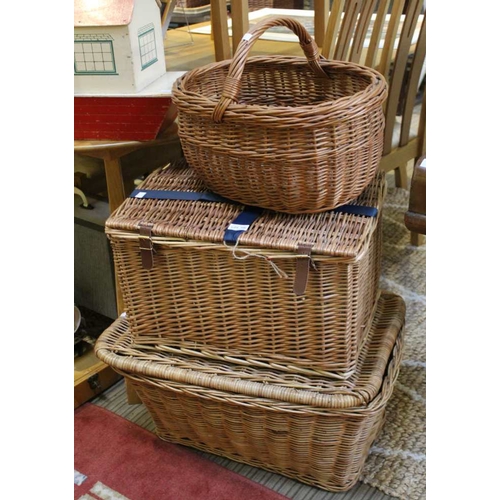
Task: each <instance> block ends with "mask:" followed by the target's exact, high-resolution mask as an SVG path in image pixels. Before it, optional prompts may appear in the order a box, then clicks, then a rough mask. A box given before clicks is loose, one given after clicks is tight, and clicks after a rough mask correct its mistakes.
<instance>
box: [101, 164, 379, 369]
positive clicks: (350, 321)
mask: <svg viewBox="0 0 500 500" xmlns="http://www.w3.org/2000/svg"><path fill="white" fill-rule="evenodd" d="M141 189H144V190H148V189H149V190H153V189H154V190H203V189H204V185H203V184H202V183H201V181H199V180H198V178H197V177H196V175H195V172H194V171H193V170H192V169H190V168H187V167H186V165H185V163H183V162H179V163H177V164H175V165H172V166H171V167H169V168H167V169H165V170H162V171H160V172H157V173H156V174H154V175H152V176H150V177H149V178H148V179H147V180H146V182H145V183H144V184H143V185H142V186H141ZM384 193H385V183H384V176H383V174H379V175H377V176H376V178H375V179H374V180H373V181H372V183H371V184H370V185H369V186H368V188H367V190H366V191H365V193H364V194H363V195H362V196H361V197H360V198H359V199H358V200H356V202H355V203H358V204H360V205H367V206H374V207H377V208H379V209H380V208H381V204H382V200H383V197H384ZM241 209H242V207H241V206H238V205H234V204H230V203H218V202H217V203H212V202H193V201H166V200H146V199H138V198H130V199H128V200H127V201H126V202H125V203H124V204H123V205H122V206H121V207H120V209H119V210H118V211H117V212H116V213H115V214H114V215H113V216H112V217H111V218H110V219H108V221H107V224H106V231H107V234H108V236H109V238H110V240H111V245H112V248H113V253H114V260H115V264H116V269H117V274H118V278H119V282H120V287H121V290H122V293H123V298H124V301H125V309H126V311H127V314H128V319H129V323H130V328H131V330H132V333H133V334H134V335H135V337H136V342H137V344H140V345H141V346H143V347H144V346H146V345H150V346H153V347H154V346H156V345H163V346H166V347H167V348H168V347H169V348H172V349H181V350H183V351H184V352H186V353H188V354H190V355H198V356H203V357H210V358H212V359H227V358H228V357H230V358H231V359H234V360H236V359H237V360H238V362H240V363H242V364H245V363H251V364H254V365H258V366H265V365H268V366H272V367H274V368H281V369H283V370H285V371H292V372H297V370H299V369H300V370H304V372H308V371H311V370H315V371H316V372H320V373H323V374H324V375H327V376H337V377H340V378H346V377H348V376H349V375H350V374H351V373H352V371H353V370H354V367H355V363H356V359H357V356H358V354H359V349H360V347H361V345H362V342H363V338H364V334H365V332H366V330H367V326H368V325H369V323H370V318H371V315H372V313H373V310H374V307H375V303H376V299H377V294H378V280H379V276H380V243H381V241H380V230H381V226H380V224H379V220H380V213H379V214H378V216H376V217H366V216H361V215H347V214H340V213H331V212H330V213H322V214H311V215H300V216H291V215H286V214H277V213H274V212H273V213H270V212H267V213H264V214H263V215H262V216H261V217H260V218H259V219H257V221H255V222H254V223H253V224H252V226H251V227H250V229H249V230H248V231H247V232H246V233H243V234H242V235H241V236H240V237H239V240H238V246H237V248H235V247H231V246H226V245H224V244H223V243H222V240H223V235H224V231H225V230H226V229H227V227H228V226H229V224H230V223H231V222H232V221H233V220H234V219H235V217H236V216H237V215H238V214H239V213H240V212H241ZM144 222H148V223H151V224H152V238H151V241H152V245H153V248H154V254H153V260H154V263H153V267H152V269H149V270H146V269H144V268H143V267H142V261H141V255H140V253H139V245H140V243H139V231H138V227H139V224H140V223H144ZM299 244H305V245H307V244H308V245H311V246H312V262H311V263H310V266H309V270H308V281H307V286H306V288H305V291H304V293H303V295H297V294H296V293H295V291H294V287H295V282H296V281H297V279H298V275H299V273H298V272H297V271H296V267H297V265H298V261H299V260H300V259H304V258H305V257H304V256H301V253H300V252H297V247H298V245H299Z"/></svg>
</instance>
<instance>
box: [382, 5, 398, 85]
mask: <svg viewBox="0 0 500 500" xmlns="http://www.w3.org/2000/svg"><path fill="white" fill-rule="evenodd" d="M404 3H405V0H394V2H393V4H392V8H391V14H390V16H389V23H388V25H387V29H386V30H385V35H384V46H383V47H382V55H381V56H380V62H379V63H378V66H377V68H376V69H377V70H378V71H379V72H380V73H382V74H383V75H384V77H385V78H386V80H389V72H390V69H391V61H392V57H393V53H394V45H395V43H396V37H397V34H398V30H399V26H400V21H401V14H402V13H403V7H404Z"/></svg>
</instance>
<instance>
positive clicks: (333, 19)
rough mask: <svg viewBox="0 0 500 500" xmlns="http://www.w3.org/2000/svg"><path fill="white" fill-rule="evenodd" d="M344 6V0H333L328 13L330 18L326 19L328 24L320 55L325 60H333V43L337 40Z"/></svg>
mask: <svg viewBox="0 0 500 500" xmlns="http://www.w3.org/2000/svg"><path fill="white" fill-rule="evenodd" d="M344 5H345V0H333V3H332V10H331V11H330V17H329V18H328V24H327V25H326V33H325V38H324V43H323V49H322V54H323V56H325V57H326V58H327V59H332V58H333V51H334V48H335V41H336V40H337V37H338V34H339V29H340V22H341V21H342V13H343V12H344Z"/></svg>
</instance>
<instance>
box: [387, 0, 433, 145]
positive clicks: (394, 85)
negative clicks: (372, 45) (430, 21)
mask: <svg viewBox="0 0 500 500" xmlns="http://www.w3.org/2000/svg"><path fill="white" fill-rule="evenodd" d="M423 1H424V0H409V2H408V5H407V10H406V13H405V16H404V22H403V27H402V30H401V33H400V35H399V43H398V47H397V51H396V59H395V60H394V63H393V67H392V71H391V72H390V78H389V79H388V82H389V94H388V96H387V101H386V111H385V136H384V150H383V154H384V155H386V154H388V153H389V152H390V151H391V149H392V137H393V131H394V124H395V121H396V113H397V110H398V104H399V98H400V96H401V88H402V83H403V78H404V75H405V72H406V65H407V61H408V55H409V53H410V47H411V41H412V38H413V35H414V32H415V28H416V27H417V23H418V15H419V14H420V13H421V12H422V7H423ZM392 17H393V14H392V13H391V21H392ZM399 17H400V16H398V24H399ZM384 50H385V45H384Z"/></svg>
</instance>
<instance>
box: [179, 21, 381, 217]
mask: <svg viewBox="0 0 500 500" xmlns="http://www.w3.org/2000/svg"><path fill="white" fill-rule="evenodd" d="M277 25H283V26H286V27H288V28H290V29H291V30H293V31H294V32H295V33H296V34H297V35H298V37H299V42H300V44H301V46H302V48H303V49H304V52H305V54H306V56H307V59H306V58H302V57H290V56H277V55H269V56H258V57H250V58H249V57H248V53H249V51H250V49H251V47H252V45H253V44H254V42H255V41H256V40H257V39H258V37H259V36H260V35H261V34H262V33H263V32H264V31H265V30H266V29H268V28H270V27H272V26H277ZM386 94H387V85H386V82H385V80H384V78H383V77H382V76H381V75H380V74H379V73H377V72H376V71H375V70H372V69H369V68H365V67H363V66H360V65H358V64H354V63H348V62H341V61H331V60H328V61H327V60H321V61H320V60H319V55H318V50H317V47H316V46H315V43H314V41H313V40H312V38H311V37H310V36H309V34H308V33H307V31H306V30H305V28H304V27H303V26H302V25H301V24H300V23H298V22H297V21H295V20H293V19H289V18H277V19H270V20H266V21H265V22H261V23H258V24H256V25H255V26H254V27H252V28H251V30H250V31H249V32H248V34H247V35H245V37H243V39H242V41H241V42H240V45H239V46H238V49H237V51H236V53H235V55H234V58H233V60H232V61H222V62H219V63H212V64H209V65H206V66H203V67H200V68H196V69H194V70H192V71H189V72H187V73H186V74H185V75H183V76H182V77H181V78H180V79H179V80H177V82H176V83H175V84H174V86H173V89H172V95H173V101H174V102H175V104H176V105H177V107H178V110H179V114H178V120H179V137H180V140H181V143H182V147H183V151H184V153H185V155H186V158H187V159H188V162H189V163H190V165H192V166H193V168H195V169H196V170H197V172H198V174H199V175H200V176H201V177H202V178H203V180H204V181H205V182H206V184H207V186H209V187H210V188H211V189H212V190H213V191H215V192H216V193H219V194H221V195H223V196H226V197H228V198H230V199H234V200H237V201H240V202H242V203H245V204H248V205H256V206H260V207H264V208H269V209H273V210H277V211H282V212H288V213H311V212H321V211H325V210H329V209H332V208H335V207H337V206H339V205H342V204H344V203H346V202H347V201H349V200H350V199H352V198H355V197H356V196H358V195H359V194H360V193H361V192H362V191H363V189H364V188H365V187H366V185H367V184H368V183H369V182H370V180H371V179H372V178H373V176H374V175H375V172H376V169H377V166H378V164H379V161H380V158H381V154H382V141H383V131H384V116H383V110H382V104H383V102H384V100H385V98H386ZM219 122H220V123H219Z"/></svg>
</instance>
